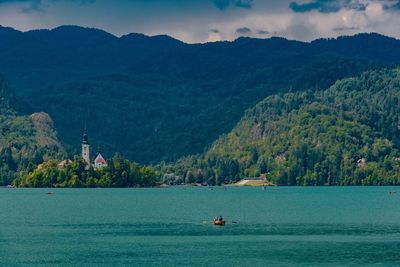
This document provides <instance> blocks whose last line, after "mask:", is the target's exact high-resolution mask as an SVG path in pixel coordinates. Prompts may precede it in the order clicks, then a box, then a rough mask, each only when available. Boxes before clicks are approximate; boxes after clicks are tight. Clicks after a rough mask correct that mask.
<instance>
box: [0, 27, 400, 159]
mask: <svg viewBox="0 0 400 267" xmlns="http://www.w3.org/2000/svg"><path fill="white" fill-rule="evenodd" d="M0 40H1V42H0V57H1V59H2V60H1V61H0V72H1V73H4V75H6V77H7V79H9V81H10V83H11V84H12V89H13V91H14V92H15V93H16V94H17V96H18V99H19V100H20V101H21V105H19V107H20V108H19V110H18V111H20V112H22V113H24V114H31V113H34V112H42V111H43V112H46V113H48V114H49V115H50V116H51V118H52V119H53V120H54V123H55V127H56V129H57V132H58V135H59V139H60V141H61V142H62V143H63V144H64V145H65V147H66V148H67V151H68V152H69V153H75V154H76V153H77V152H79V144H80V137H81V135H82V131H83V128H84V124H85V122H86V123H87V126H88V131H89V133H90V136H91V138H92V141H93V142H92V144H93V145H94V146H97V145H100V146H101V147H102V148H103V150H104V152H105V153H106V154H108V155H112V154H113V153H114V152H115V151H120V152H121V153H122V154H123V155H124V156H125V157H126V158H128V159H129V160H134V161H137V162H140V163H143V164H147V163H154V162H158V161H160V160H164V161H175V160H176V159H178V158H180V157H182V156H185V155H191V154H196V153H202V152H204V151H205V149H206V148H207V147H209V146H210V145H211V144H212V142H213V141H215V140H216V139H217V138H218V137H219V136H220V135H221V134H224V133H228V132H229V131H231V130H232V128H233V127H234V126H235V125H236V124H237V122H238V121H239V120H240V118H241V117H242V115H243V112H244V111H245V110H246V109H248V108H250V107H252V106H254V105H255V104H256V103H258V102H259V101H261V100H262V99H264V98H265V97H267V96H270V95H273V94H276V93H282V92H288V91H292V92H299V91H302V90H306V89H308V90H324V89H327V88H328V87H329V86H331V85H333V83H334V82H335V81H336V80H338V79H342V78H345V77H350V76H354V75H358V74H360V73H362V72H363V71H366V70H370V69H376V68H381V67H384V66H391V65H393V64H398V63H400V41H398V40H396V39H393V38H389V37H385V36H381V35H378V34H359V35H356V36H350V37H340V38H337V39H327V40H316V41H313V42H310V43H305V42H298V41H290V40H286V39H283V38H270V39H265V40H261V39H252V38H239V39H237V40H236V41H233V42H216V43H206V44H185V43H182V42H180V41H178V40H175V39H173V38H171V37H168V36H154V37H148V36H144V35H140V34H129V35H126V36H122V37H116V36H113V35H111V34H109V33H106V32H104V31H101V30H96V29H87V28H80V27H73V26H63V27H59V28H56V29H54V30H40V31H29V32H20V31H16V30H13V29H10V28H3V27H0Z"/></svg>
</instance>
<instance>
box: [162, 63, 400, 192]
mask: <svg viewBox="0 0 400 267" xmlns="http://www.w3.org/2000/svg"><path fill="white" fill-rule="evenodd" d="M399 148H400V69H393V70H381V71H369V72H365V73H363V74H362V75H361V76H360V77H357V78H348V79H345V80H342V81H338V82H337V83H335V85H333V86H332V87H330V88H329V89H328V90H323V91H317V92H315V91H304V92H290V93H286V94H277V95H273V96H270V97H268V98H266V99H265V100H263V101H262V102H260V103H259V104H257V105H256V107H254V108H252V109H249V110H247V111H246V114H245V116H244V117H243V118H242V119H241V121H240V122H239V123H238V125H237V126H236V127H235V128H234V129H233V131H232V132H231V133H229V134H228V135H224V136H222V137H221V138H220V139H219V140H217V141H216V142H215V143H214V144H213V146H212V147H211V148H210V149H209V150H208V151H207V152H206V153H204V154H203V155H199V156H190V157H186V158H183V159H181V160H179V161H178V162H177V163H176V164H160V166H159V168H160V169H161V170H162V172H164V173H166V175H165V176H164V178H165V179H166V180H167V181H170V182H173V181H174V180H176V179H181V180H184V179H186V180H187V181H189V182H199V183H202V182H207V183H210V184H216V183H218V184H221V183H230V182H234V181H238V180H239V179H242V178H245V177H266V178H267V179H268V180H269V181H271V182H273V183H275V184H279V185H388V184H400V150H399Z"/></svg>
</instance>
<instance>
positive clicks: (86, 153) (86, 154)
mask: <svg viewBox="0 0 400 267" xmlns="http://www.w3.org/2000/svg"><path fill="white" fill-rule="evenodd" d="M82 158H83V160H84V161H85V162H86V165H87V167H86V168H87V169H89V168H90V166H91V165H92V163H91V161H90V145H89V139H88V135H87V133H86V130H85V133H84V134H83V141H82ZM107 166H108V164H107V161H106V160H105V159H104V157H103V156H102V155H101V151H100V149H99V152H98V153H97V156H96V158H95V160H94V162H93V168H94V169H95V170H98V169H101V168H105V167H107Z"/></svg>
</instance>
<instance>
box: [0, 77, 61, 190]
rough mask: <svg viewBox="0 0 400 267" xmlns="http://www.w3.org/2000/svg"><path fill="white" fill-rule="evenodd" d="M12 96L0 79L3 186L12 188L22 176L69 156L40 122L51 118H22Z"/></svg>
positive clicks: (0, 181)
mask: <svg viewBox="0 0 400 267" xmlns="http://www.w3.org/2000/svg"><path fill="white" fill-rule="evenodd" d="M11 100H12V96H11V95H10V93H9V91H8V86H7V84H6V83H5V82H4V80H3V79H2V78H1V77H0V186H1V185H8V184H10V183H11V182H12V180H13V179H15V178H16V176H17V175H18V174H19V173H26V172H28V171H30V170H32V168H33V166H34V165H36V164H40V163H42V162H43V161H44V160H47V159H50V158H59V157H62V156H65V151H64V150H63V148H62V147H61V145H60V144H59V143H58V141H57V138H56V136H55V133H53V132H52V131H51V130H50V129H48V128H46V127H44V126H43V125H39V124H36V125H35V122H37V120H36V119H37V118H38V117H39V118H43V117H44V118H46V119H48V116H47V114H36V115H35V116H34V115H32V116H30V117H29V116H21V115H18V114H17V113H16V112H15V111H14V110H13V109H12V107H11V106H10V102H11Z"/></svg>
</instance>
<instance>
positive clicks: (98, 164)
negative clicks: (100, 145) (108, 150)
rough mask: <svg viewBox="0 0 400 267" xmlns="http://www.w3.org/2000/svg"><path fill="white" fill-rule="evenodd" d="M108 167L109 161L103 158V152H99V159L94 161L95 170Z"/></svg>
mask: <svg viewBox="0 0 400 267" xmlns="http://www.w3.org/2000/svg"><path fill="white" fill-rule="evenodd" d="M107 166H108V164H107V161H106V160H105V159H104V158H103V156H102V155H101V152H100V150H99V153H97V157H96V159H95V160H94V169H95V170H98V169H101V168H105V167H107Z"/></svg>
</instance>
